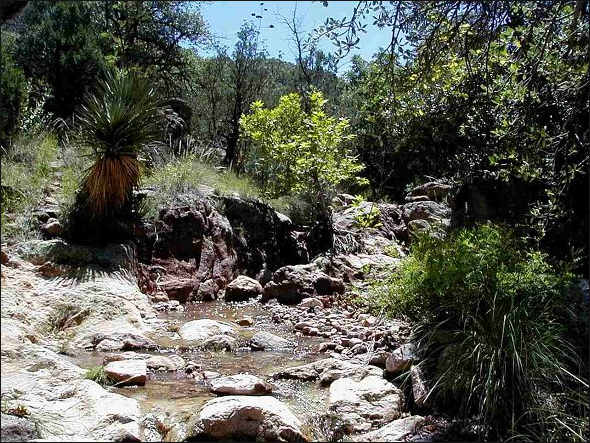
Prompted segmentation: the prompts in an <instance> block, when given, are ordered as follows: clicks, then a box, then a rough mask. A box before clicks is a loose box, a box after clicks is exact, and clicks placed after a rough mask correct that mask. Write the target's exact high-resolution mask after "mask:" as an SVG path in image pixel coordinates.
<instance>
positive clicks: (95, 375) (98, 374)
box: [84, 366, 116, 386]
mask: <svg viewBox="0 0 590 443" xmlns="http://www.w3.org/2000/svg"><path fill="white" fill-rule="evenodd" d="M84 378H86V379H88V380H92V381H94V382H96V383H98V384H99V385H101V386H110V385H114V384H115V383H116V380H113V379H112V378H111V377H109V376H108V375H107V374H106V373H105V371H104V366H94V367H92V368H90V369H88V370H86V374H85V376H84Z"/></svg>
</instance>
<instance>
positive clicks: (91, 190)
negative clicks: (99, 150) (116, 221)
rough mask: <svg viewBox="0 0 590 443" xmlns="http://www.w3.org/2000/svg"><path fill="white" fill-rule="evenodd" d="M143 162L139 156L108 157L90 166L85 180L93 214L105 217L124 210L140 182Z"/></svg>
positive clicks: (84, 188) (88, 205)
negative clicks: (141, 162)
mask: <svg viewBox="0 0 590 443" xmlns="http://www.w3.org/2000/svg"><path fill="white" fill-rule="evenodd" d="M140 172H141V164H140V162H139V160H138V159H137V157H136V156H133V155H119V156H105V157H102V158H101V159H99V160H97V161H96V163H94V165H93V166H92V167H91V168H90V170H89V171H88V174H87V175H86V177H85V179H84V183H83V190H84V194H85V195H86V198H87V207H88V209H89V210H90V212H91V215H93V216H95V217H104V216H107V215H110V214H112V213H114V212H116V211H118V210H119V209H121V208H122V207H123V206H124V205H125V204H126V203H127V201H128V199H129V198H130V197H131V193H132V192H133V188H134V187H136V186H137V184H138V182H139V177H140Z"/></svg>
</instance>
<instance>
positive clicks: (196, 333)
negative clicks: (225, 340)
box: [178, 319, 236, 345]
mask: <svg viewBox="0 0 590 443" xmlns="http://www.w3.org/2000/svg"><path fill="white" fill-rule="evenodd" d="M178 334H179V335H180V337H181V338H182V339H183V340H187V341H191V342H195V344H197V345H198V344H202V343H203V342H205V341H206V340H207V339H209V338H211V337H213V336H216V335H228V336H230V337H233V336H235V335H236V327H235V326H234V325H232V324H231V323H222V322H219V321H215V320H209V319H200V320H193V321H189V322H187V323H185V324H184V325H182V326H181V328H180V330H179V331H178Z"/></svg>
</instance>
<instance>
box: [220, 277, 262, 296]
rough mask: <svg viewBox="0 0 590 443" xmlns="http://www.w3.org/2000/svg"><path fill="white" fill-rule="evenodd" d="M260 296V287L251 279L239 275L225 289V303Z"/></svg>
mask: <svg viewBox="0 0 590 443" xmlns="http://www.w3.org/2000/svg"><path fill="white" fill-rule="evenodd" d="M260 294H262V285H261V284H260V283H258V282H257V281H256V280H254V279H253V278H250V277H247V276H245V275H239V276H238V277H237V278H236V279H235V280H233V281H232V282H231V283H230V284H229V285H227V288H225V299H226V300H227V301H236V300H238V301H239V300H247V299H249V298H254V297H258V296H259V295H260Z"/></svg>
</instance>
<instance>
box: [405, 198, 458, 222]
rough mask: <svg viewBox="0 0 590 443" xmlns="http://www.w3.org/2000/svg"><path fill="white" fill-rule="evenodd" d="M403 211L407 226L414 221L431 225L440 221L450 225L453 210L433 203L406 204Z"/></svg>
mask: <svg viewBox="0 0 590 443" xmlns="http://www.w3.org/2000/svg"><path fill="white" fill-rule="evenodd" d="M402 211H403V212H402V216H403V219H404V220H405V221H406V224H407V223H409V222H410V221H412V220H426V221H428V222H430V223H432V222H437V221H438V222H441V223H443V224H445V225H448V223H449V219H450V217H451V209H450V208H449V207H448V206H445V205H443V204H440V203H436V202H433V201H421V202H413V203H406V204H405V205H404V206H403V209H402Z"/></svg>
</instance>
